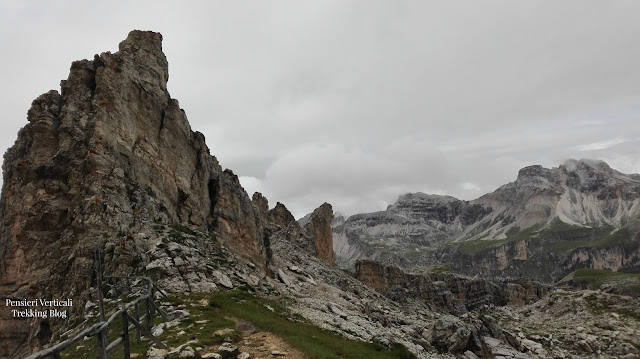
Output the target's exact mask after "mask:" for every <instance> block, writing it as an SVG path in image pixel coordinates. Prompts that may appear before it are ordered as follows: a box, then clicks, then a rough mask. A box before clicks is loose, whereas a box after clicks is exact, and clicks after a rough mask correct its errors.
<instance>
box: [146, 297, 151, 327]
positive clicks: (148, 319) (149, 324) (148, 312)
mask: <svg viewBox="0 0 640 359" xmlns="http://www.w3.org/2000/svg"><path fill="white" fill-rule="evenodd" d="M149 300H150V299H149V298H147V300H146V302H145V304H146V305H145V307H146V309H147V330H149V331H151V326H153V318H152V317H151V316H152V314H151V305H150V304H149Z"/></svg>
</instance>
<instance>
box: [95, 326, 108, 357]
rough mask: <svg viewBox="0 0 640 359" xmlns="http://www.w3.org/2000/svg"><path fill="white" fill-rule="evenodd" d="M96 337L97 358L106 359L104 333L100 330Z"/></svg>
mask: <svg viewBox="0 0 640 359" xmlns="http://www.w3.org/2000/svg"><path fill="white" fill-rule="evenodd" d="M97 337H98V358H99V359H107V344H106V343H105V341H106V340H105V333H104V330H101V331H100V333H98V335H97Z"/></svg>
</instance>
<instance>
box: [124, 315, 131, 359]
mask: <svg viewBox="0 0 640 359" xmlns="http://www.w3.org/2000/svg"><path fill="white" fill-rule="evenodd" d="M122 309H123V312H122V344H123V345H124V359H131V349H130V348H129V320H128V319H127V311H126V310H124V309H125V307H124V304H123V305H122Z"/></svg>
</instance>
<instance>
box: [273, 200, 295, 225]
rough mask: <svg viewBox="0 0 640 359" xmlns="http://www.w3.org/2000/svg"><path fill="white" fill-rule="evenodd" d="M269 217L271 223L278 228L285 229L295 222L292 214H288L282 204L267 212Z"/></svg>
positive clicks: (277, 204)
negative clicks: (271, 219)
mask: <svg viewBox="0 0 640 359" xmlns="http://www.w3.org/2000/svg"><path fill="white" fill-rule="evenodd" d="M269 215H270V216H271V217H272V218H273V222H274V223H275V224H276V225H277V226H279V227H282V228H284V227H286V226H288V225H289V223H291V222H293V221H295V220H296V219H295V217H293V214H291V212H289V210H288V209H287V207H285V206H284V204H282V203H280V202H278V203H276V206H275V207H273V208H272V209H270V210H269Z"/></svg>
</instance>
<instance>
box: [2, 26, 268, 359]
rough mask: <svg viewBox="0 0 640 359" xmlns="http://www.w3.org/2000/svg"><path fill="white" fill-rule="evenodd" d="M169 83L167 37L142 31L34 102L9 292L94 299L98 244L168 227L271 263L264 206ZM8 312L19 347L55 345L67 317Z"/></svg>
mask: <svg viewBox="0 0 640 359" xmlns="http://www.w3.org/2000/svg"><path fill="white" fill-rule="evenodd" d="M167 80H168V63H167V60H166V57H165V56H164V54H163V53H162V36H161V35H160V34H158V33H154V32H148V31H132V32H131V33H130V34H129V36H128V37H127V39H126V40H124V41H123V42H121V43H120V46H119V51H118V52H115V53H110V52H104V53H102V54H100V55H95V56H94V58H93V60H81V61H75V62H73V63H72V65H71V68H70V72H69V77H68V78H67V79H66V80H64V81H62V82H61V91H60V93H58V92H57V91H49V92H47V93H45V94H43V95H41V96H39V97H38V98H37V99H36V100H34V101H33V103H32V106H31V108H30V109H29V111H28V115H27V117H28V118H27V119H28V123H27V124H26V125H25V126H24V127H23V128H22V129H21V130H20V132H19V133H18V138H17V140H16V142H15V144H14V145H13V146H12V147H11V148H10V149H9V150H8V151H7V152H6V153H5V155H4V163H3V166H2V168H3V176H4V177H3V178H4V182H3V186H2V197H1V199H0V218H1V221H2V226H1V227H0V292H1V293H2V295H4V296H9V297H24V298H47V299H49V298H77V299H79V298H81V297H87V296H88V295H90V287H91V284H92V273H93V272H92V269H93V264H94V263H93V258H94V257H93V248H94V246H95V245H97V246H98V247H99V248H113V246H112V245H113V243H126V241H127V240H130V238H137V237H136V236H137V233H143V232H145V231H148V230H149V229H150V228H153V227H154V226H162V225H165V226H166V225H180V226H185V225H186V226H193V227H194V228H197V229H199V230H201V231H204V232H209V233H213V234H214V235H215V237H216V238H217V239H218V240H219V241H220V242H221V243H223V244H225V245H226V247H228V248H229V249H231V250H232V251H234V252H235V253H236V254H237V255H239V256H240V257H243V258H245V259H247V260H250V261H252V262H253V263H255V264H256V265H257V266H258V268H260V269H262V270H266V268H267V266H268V264H267V261H268V258H267V250H268V248H267V247H268V244H269V243H268V240H267V239H266V238H265V225H266V223H265V222H266V221H265V220H263V216H262V214H261V213H260V211H261V210H262V209H263V208H262V207H264V206H262V205H261V204H259V205H258V206H254V204H253V203H252V202H251V200H250V198H249V196H248V195H247V194H246V192H245V191H244V189H243V188H242V186H240V183H239V181H238V178H237V176H236V175H235V174H233V172H231V171H230V170H225V171H222V169H221V167H220V165H219V164H218V161H217V159H216V158H215V157H214V156H212V155H211V154H210V152H209V149H208V147H207V145H206V144H205V138H204V135H202V134H201V133H199V132H193V131H192V130H191V127H190V126H189V123H188V121H187V117H186V114H185V112H184V111H183V110H182V109H181V108H180V106H179V103H178V101H177V100H175V99H172V98H171V97H170V96H169V93H168V92H167ZM256 202H260V201H259V200H257V201H256ZM264 202H265V203H266V199H265V200H264ZM259 207H260V209H259ZM123 241H124V242H123ZM136 248H137V247H136ZM138 250H139V252H138ZM144 255H145V249H144V245H143V246H142V247H140V248H137V249H136V251H134V250H129V251H127V252H125V253H123V254H122V255H119V256H115V255H114V257H109V258H108V262H107V265H106V271H107V273H105V275H114V274H115V275H123V274H132V272H133V271H134V270H136V263H140V258H143V257H144ZM74 310H77V311H80V310H81V308H79V307H78V308H74ZM7 313H8V312H7V311H3V312H2V313H0V342H3V344H4V343H8V344H7V346H5V348H7V349H6V350H7V352H16V350H18V349H17V348H23V349H24V347H23V345H24V344H25V343H28V344H29V345H30V346H32V347H35V346H38V345H41V344H43V343H45V342H47V341H48V340H49V335H51V332H55V330H53V329H52V330H49V328H57V324H59V321H57V320H56V319H49V320H47V321H46V323H45V324H38V323H37V321H35V320H33V321H29V320H22V321H20V323H16V322H15V319H12V318H9V317H6V314H7ZM71 315H80V314H78V313H71ZM38 325H46V326H47V328H45V329H41V328H40V327H38ZM16 328H20V329H19V330H17V329H16ZM36 333H49V334H45V335H42V334H41V335H40V336H37V334H36ZM5 348H3V350H4V349H5ZM0 356H2V355H0Z"/></svg>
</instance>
